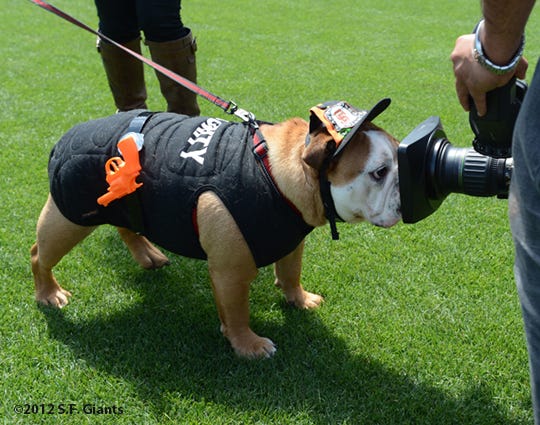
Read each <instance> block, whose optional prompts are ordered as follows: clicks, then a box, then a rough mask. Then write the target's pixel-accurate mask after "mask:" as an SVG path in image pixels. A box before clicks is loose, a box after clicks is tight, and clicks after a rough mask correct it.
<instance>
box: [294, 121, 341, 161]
mask: <svg viewBox="0 0 540 425" xmlns="http://www.w3.org/2000/svg"><path fill="white" fill-rule="evenodd" d="M335 151H336V142H335V141H334V139H333V138H332V136H331V135H330V133H328V131H327V130H326V129H325V128H321V129H318V130H315V131H314V132H312V133H310V134H309V136H308V144H307V146H306V148H305V149H304V152H303V153H302V160H303V161H304V162H305V163H306V164H307V165H309V166H310V167H311V168H314V169H315V170H317V171H319V170H320V169H321V167H322V165H323V162H324V161H325V160H326V159H327V158H328V157H330V156H331V155H333V154H334V152H335Z"/></svg>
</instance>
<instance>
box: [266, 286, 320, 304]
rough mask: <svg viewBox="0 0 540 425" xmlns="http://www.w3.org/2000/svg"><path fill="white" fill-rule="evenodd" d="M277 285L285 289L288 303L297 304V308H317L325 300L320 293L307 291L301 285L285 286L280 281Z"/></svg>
mask: <svg viewBox="0 0 540 425" xmlns="http://www.w3.org/2000/svg"><path fill="white" fill-rule="evenodd" d="M276 285H277V286H279V287H281V289H282V290H283V293H284V294H285V299H286V300H287V303H289V304H290V305H293V306H295V307H296V308H300V309H308V308H317V307H319V306H320V305H321V304H322V302H323V301H324V298H323V297H321V296H320V295H317V294H313V293H311V292H308V291H305V290H304V289H303V288H302V287H301V286H296V287H293V288H284V287H283V286H282V285H280V284H278V283H276Z"/></svg>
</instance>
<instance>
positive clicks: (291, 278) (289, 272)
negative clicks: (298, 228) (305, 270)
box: [274, 241, 323, 308]
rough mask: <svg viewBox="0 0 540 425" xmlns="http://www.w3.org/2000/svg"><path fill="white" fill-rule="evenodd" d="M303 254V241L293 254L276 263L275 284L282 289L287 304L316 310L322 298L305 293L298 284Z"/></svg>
mask: <svg viewBox="0 0 540 425" xmlns="http://www.w3.org/2000/svg"><path fill="white" fill-rule="evenodd" d="M303 253H304V241H302V242H301V243H300V244H299V245H298V246H297V247H296V249H295V250H294V251H293V252H291V253H290V254H289V255H287V256H285V257H283V258H282V259H280V260H279V261H277V262H276V264H275V266H274V272H275V275H276V281H275V284H276V286H278V287H280V288H281V289H282V291H283V293H284V294H285V298H286V300H287V302H288V303H289V304H292V305H294V306H296V307H298V308H316V307H318V306H319V305H320V304H321V303H322V302H323V297H321V296H320V295H317V294H312V293H311V292H307V291H305V290H304V288H302V285H301V283H300V274H301V273H302V254H303Z"/></svg>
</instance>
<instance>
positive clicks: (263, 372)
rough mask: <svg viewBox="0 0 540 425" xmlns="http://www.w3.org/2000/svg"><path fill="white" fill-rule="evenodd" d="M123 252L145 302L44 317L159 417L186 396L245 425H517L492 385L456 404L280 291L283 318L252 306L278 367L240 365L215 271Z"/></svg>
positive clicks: (115, 262)
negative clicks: (351, 343) (276, 419)
mask: <svg viewBox="0 0 540 425" xmlns="http://www.w3.org/2000/svg"><path fill="white" fill-rule="evenodd" d="M120 251H121V250H120ZM118 255H119V256H118V258H111V257H110V256H108V258H109V260H108V261H107V262H109V261H110V264H106V266H110V267H111V268H113V267H114V268H116V273H118V274H123V273H125V274H127V275H129V276H128V277H129V279H130V283H129V284H126V285H128V286H129V289H130V290H133V289H136V291H137V292H138V293H140V294H141V298H142V299H141V301H140V302H138V303H135V304H133V305H132V306H130V307H129V308H127V309H126V310H122V311H119V312H117V313H115V314H110V315H106V316H104V317H101V316H100V317H93V318H87V319H81V318H80V315H77V317H76V318H72V317H70V314H69V312H68V311H67V310H64V311H59V310H55V309H51V308H43V309H42V311H43V313H44V315H45V317H46V319H47V322H48V327H49V332H50V335H51V337H53V338H55V339H56V340H59V341H61V342H62V343H64V344H66V345H67V346H68V347H69V348H70V349H71V350H72V351H73V352H74V354H75V355H76V356H77V357H80V358H82V359H84V360H85V362H86V363H87V364H89V365H91V366H92V367H95V368H96V369H98V370H102V371H104V372H106V373H109V374H111V375H114V376H117V377H119V378H121V379H125V380H128V381H130V382H131V383H132V384H133V385H134V386H135V388H137V390H138V391H139V393H140V399H141V400H144V404H145V406H147V407H148V409H152V410H153V413H155V415H156V416H158V417H159V416H160V415H161V414H167V415H169V416H173V415H174V414H175V413H174V411H175V410H176V409H177V408H178V406H177V405H176V404H175V403H177V402H178V400H180V399H187V400H192V402H195V403H197V402H201V403H202V402H210V403H212V404H214V405H216V404H217V405H223V406H226V410H227V412H230V414H231V415H232V416H235V415H237V416H238V418H242V419H243V420H245V418H246V417H248V418H249V417H254V418H257V417H258V418H259V419H260V418H261V417H264V415H265V413H264V412H267V413H268V412H273V411H278V412H281V413H284V414H285V416H286V417H287V418H291V419H290V422H291V423H294V422H295V418H296V419H298V420H299V421H302V420H303V421H304V422H305V421H306V419H307V418H309V419H308V421H309V422H310V423H317V424H328V423H358V424H385V425H390V424H399V425H402V424H475V423H494V424H495V423H505V424H513V423H514V424H517V422H512V421H511V420H509V419H508V418H507V417H506V416H505V414H504V413H503V412H501V411H500V410H499V408H498V406H497V405H496V404H495V403H494V402H493V400H492V397H491V396H490V394H489V389H487V388H483V387H477V388H471V389H470V391H469V393H467V394H465V395H463V396H462V397H461V398H454V397H450V396H448V395H446V394H444V393H443V392H442V391H440V390H439V389H436V388H434V387H432V386H429V385H425V384H422V383H417V382H415V380H414V377H407V376H406V375H404V374H399V373H397V372H395V371H391V370H389V369H388V367H387V366H385V365H383V364H380V363H378V362H377V361H373V360H372V359H370V358H369V357H368V356H367V355H362V354H359V355H357V354H354V355H353V354H352V353H351V352H350V351H349V350H348V349H347V346H346V342H345V341H343V340H342V339H340V338H339V337H337V336H335V335H333V334H332V330H331V329H328V328H327V327H326V326H325V325H324V324H323V323H322V322H321V320H319V318H318V314H317V312H310V311H298V310H296V309H294V308H292V307H289V306H287V305H285V303H284V302H281V304H280V301H279V299H280V298H279V294H278V293H277V292H271V294H270V295H269V297H268V300H267V301H264V300H263V303H265V302H266V303H268V304H269V305H268V306H267V307H270V308H273V309H274V310H276V309H278V310H279V311H281V315H280V319H278V320H276V319H275V316H276V315H274V316H273V317H274V318H272V317H271V318H270V320H268V317H264V318H261V316H263V315H264V313H263V310H262V309H263V308H264V306H261V307H260V308H259V307H257V308H255V306H254V308H253V310H254V312H255V314H254V315H253V316H252V327H253V328H254V330H255V331H256V332H257V333H259V334H260V335H263V336H267V337H270V338H272V339H273V340H274V341H275V342H276V343H277V344H278V353H277V354H276V355H275V356H274V358H272V359H270V360H259V361H247V360H240V359H238V358H237V357H236V356H235V355H234V354H233V353H232V349H231V348H230V346H229V344H228V342H227V341H226V340H225V338H223V337H222V336H221V334H220V332H219V321H218V318H217V312H216V308H215V306H214V303H213V299H212V295H211V289H210V285H209V283H208V281H206V282H205V284H204V285H201V284H200V282H199V283H198V285H199V286H194V285H193V279H197V276H199V278H200V276H204V274H205V273H206V272H205V270H206V264H205V263H204V262H193V261H191V260H186V259H174V260H173V263H174V264H173V266H172V267H174V269H173V268H168V269H165V270H160V271H156V272H147V271H142V270H141V271H134V270H133V269H134V268H135V266H134V265H133V264H130V263H129V262H128V261H126V260H125V258H124V257H120V256H121V255H123V253H121V254H118ZM122 264H123V265H122ZM119 265H120V266H119ZM194 271H195V274H196V275H197V276H195V277H194V276H193V272H194ZM271 273H272V271H271V270H270V269H265V270H263V271H262V276H261V279H260V280H261V281H260V282H257V283H256V285H265V286H266V285H269V284H270V283H271V279H272V276H271ZM207 279H208V278H207ZM269 286H271V285H269ZM73 289H76V288H73ZM263 290H264V291H272V288H271V287H270V288H263V289H261V291H263ZM75 297H76V296H75ZM259 298H264V297H263V296H259ZM259 301H260V300H259ZM73 302H81V300H77V299H76V298H75V300H73ZM276 303H277V304H278V305H277V306H276ZM69 308H70V307H69V306H68V307H67V309H69ZM323 308H324V307H323ZM257 312H261V313H260V314H258V313H257ZM366 353H369V347H366ZM171 400H176V402H175V401H171ZM117 402H119V403H121V402H122V400H118V401H117ZM183 408H185V406H184V407H183ZM261 412H263V413H261ZM125 413H126V414H129V413H130V412H129V411H127V412H125ZM132 413H133V412H132ZM252 415H253V416H252ZM306 417H307V418H306ZM178 419H179V420H180V419H181V418H178Z"/></svg>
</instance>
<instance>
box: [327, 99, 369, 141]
mask: <svg viewBox="0 0 540 425" xmlns="http://www.w3.org/2000/svg"><path fill="white" fill-rule="evenodd" d="M366 114H367V111H359V110H358V109H356V108H354V107H352V106H351V105H349V104H348V103H347V102H338V103H336V104H334V105H331V106H329V107H328V108H326V109H325V110H324V116H325V118H326V119H327V120H328V121H329V122H330V123H331V124H332V126H333V127H334V130H335V131H336V133H338V134H339V135H340V136H341V138H342V139H343V137H345V136H346V135H347V134H348V133H349V132H350V131H351V129H352V128H353V127H354V126H355V125H356V123H357V122H358V121H360V120H361V119H362V118H364V117H365V116H366Z"/></svg>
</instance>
